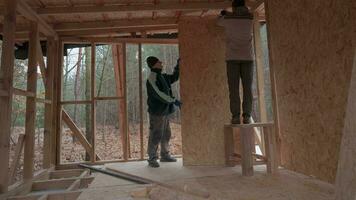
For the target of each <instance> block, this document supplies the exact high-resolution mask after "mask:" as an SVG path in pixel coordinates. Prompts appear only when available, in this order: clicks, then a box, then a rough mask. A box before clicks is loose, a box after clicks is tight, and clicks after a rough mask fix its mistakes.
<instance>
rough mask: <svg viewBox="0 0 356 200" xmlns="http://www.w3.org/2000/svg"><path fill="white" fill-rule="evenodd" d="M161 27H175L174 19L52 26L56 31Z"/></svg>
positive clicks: (124, 20)
mask: <svg viewBox="0 0 356 200" xmlns="http://www.w3.org/2000/svg"><path fill="white" fill-rule="evenodd" d="M162 25H176V19H175V18H160V19H156V20H152V19H131V20H126V19H123V20H116V21H95V22H82V23H76V22H75V23H62V24H58V25H55V26H54V29H55V30H56V31H70V30H94V29H111V28H130V27H131V28H133V27H155V26H162Z"/></svg>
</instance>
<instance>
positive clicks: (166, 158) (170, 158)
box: [159, 155, 177, 162]
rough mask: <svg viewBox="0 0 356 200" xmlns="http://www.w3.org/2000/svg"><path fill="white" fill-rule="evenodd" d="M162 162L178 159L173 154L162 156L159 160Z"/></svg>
mask: <svg viewBox="0 0 356 200" xmlns="http://www.w3.org/2000/svg"><path fill="white" fill-rule="evenodd" d="M159 161H161V162H177V159H175V158H173V157H172V156H171V155H166V156H161V159H160V160H159Z"/></svg>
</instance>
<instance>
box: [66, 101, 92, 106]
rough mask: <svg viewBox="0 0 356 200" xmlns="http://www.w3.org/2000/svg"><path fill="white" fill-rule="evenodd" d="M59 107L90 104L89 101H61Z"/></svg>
mask: <svg viewBox="0 0 356 200" xmlns="http://www.w3.org/2000/svg"><path fill="white" fill-rule="evenodd" d="M60 104H61V105H68V104H69V105H70V104H91V100H83V101H61V102H60Z"/></svg>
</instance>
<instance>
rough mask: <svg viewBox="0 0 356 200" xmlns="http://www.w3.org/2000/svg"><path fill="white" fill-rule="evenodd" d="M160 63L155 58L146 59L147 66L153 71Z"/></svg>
mask: <svg viewBox="0 0 356 200" xmlns="http://www.w3.org/2000/svg"><path fill="white" fill-rule="evenodd" d="M158 61H159V59H158V58H156V57H154V56H149V57H148V58H147V59H146V62H147V65H148V67H149V68H150V69H151V68H152V67H153V66H154V65H155V64H156V63H157V62H158Z"/></svg>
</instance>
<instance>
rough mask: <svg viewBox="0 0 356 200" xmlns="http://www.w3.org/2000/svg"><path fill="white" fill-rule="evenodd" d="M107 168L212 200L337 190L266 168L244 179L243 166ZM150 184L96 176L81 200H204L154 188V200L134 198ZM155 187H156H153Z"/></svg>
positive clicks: (324, 194) (308, 197)
mask: <svg viewBox="0 0 356 200" xmlns="http://www.w3.org/2000/svg"><path fill="white" fill-rule="evenodd" d="M106 168H111V169H118V170H121V171H124V172H126V173H130V174H135V175H137V176H142V177H145V178H149V179H153V180H155V181H160V182H165V183H168V184H170V185H173V186H175V187H177V188H181V189H184V190H189V191H194V192H197V193H208V194H210V197H209V199H234V200H258V199H263V200H304V199H305V200H329V199H330V200H331V199H333V193H334V188H333V186H332V185H331V184H327V183H324V182H321V181H318V180H315V179H313V178H311V177H307V176H304V175H300V174H297V173H294V172H291V171H288V170H284V169H281V170H279V174H276V175H266V173H265V171H266V168H265V166H258V167H255V176H253V177H242V176H241V168H240V167H238V166H237V167H229V168H226V167H183V166H182V162H181V160H179V162H177V163H163V164H161V167H160V168H158V169H152V168H149V167H147V163H146V162H145V161H143V162H129V163H114V164H107V165H106ZM146 187H147V185H138V184H133V183H131V182H128V181H125V180H120V179H117V178H113V177H109V176H106V175H102V174H96V178H95V179H94V181H93V183H92V184H91V185H90V186H89V188H88V189H87V190H85V191H84V192H83V193H82V194H81V196H80V197H79V199H83V200H84V199H87V200H120V199H125V200H126V199H161V200H165V199H167V200H171V199H200V198H196V197H193V196H190V195H188V194H184V193H182V192H179V191H174V190H170V189H166V188H163V187H158V186H153V189H152V190H151V192H150V198H132V197H131V193H132V192H133V191H136V192H137V191H143V190H145V189H146ZM150 188H152V187H150Z"/></svg>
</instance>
